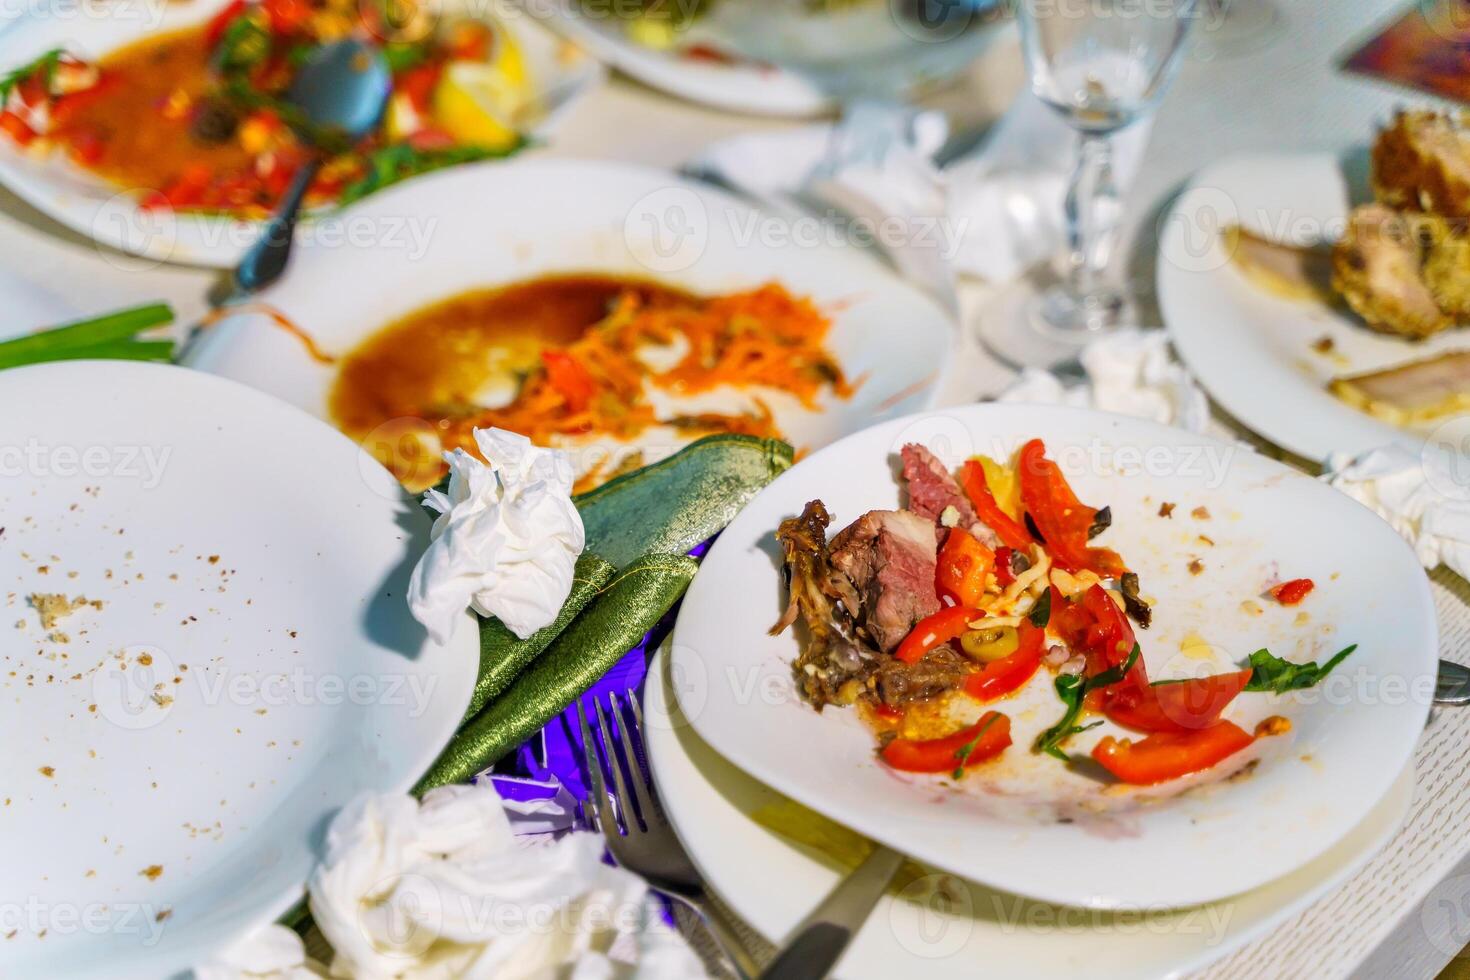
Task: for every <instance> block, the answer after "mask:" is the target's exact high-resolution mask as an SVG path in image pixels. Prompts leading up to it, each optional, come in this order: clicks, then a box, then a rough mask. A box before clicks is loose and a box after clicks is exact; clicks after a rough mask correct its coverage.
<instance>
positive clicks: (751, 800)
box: [644, 650, 1414, 980]
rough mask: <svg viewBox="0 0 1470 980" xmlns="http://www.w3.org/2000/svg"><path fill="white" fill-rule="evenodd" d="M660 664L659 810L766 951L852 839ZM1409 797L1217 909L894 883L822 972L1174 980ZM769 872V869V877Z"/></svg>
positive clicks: (1274, 907) (1348, 857)
mask: <svg viewBox="0 0 1470 980" xmlns="http://www.w3.org/2000/svg"><path fill="white" fill-rule="evenodd" d="M667 653H668V651H667V650H664V651H662V652H660V654H659V656H658V657H657V658H656V659H655V660H654V661H653V662H652V664H651V665H650V668H649V679H648V685H647V687H646V693H645V696H644V698H645V699H644V718H645V721H646V727H645V738H646V740H647V743H648V755H649V760H650V763H651V765H652V767H653V771H654V775H655V778H656V779H657V781H658V786H659V795H660V797H661V800H662V802H663V806H664V808H665V810H667V811H668V814H669V818H670V820H672V821H673V824H674V827H675V829H676V830H677V831H678V833H679V839H680V840H681V841H682V842H683V844H684V846H685V847H686V848H687V849H688V851H689V853H690V855H691V856H692V857H693V858H694V862H695V864H696V865H698V867H699V870H700V873H701V874H702V875H703V876H704V879H705V881H706V882H708V883H709V884H710V886H711V887H712V888H713V889H714V890H715V891H716V892H717V893H718V894H719V896H720V897H721V898H722V899H724V900H725V901H726V902H727V903H728V904H729V905H730V907H731V908H733V909H734V910H735V911H736V912H738V913H739V914H740V915H741V916H742V917H743V918H744V919H745V920H746V921H747V922H748V923H750V925H751V926H752V927H753V928H755V929H756V930H757V931H758V932H760V933H761V934H762V935H763V936H765V937H766V938H767V939H768V940H770V941H772V942H779V941H780V940H782V939H783V938H785V937H786V936H788V935H789V934H790V933H791V931H792V930H793V929H795V928H796V926H797V925H798V924H799V923H800V922H801V921H802V920H803V919H804V918H805V917H806V915H808V914H809V913H810V912H811V910H812V909H814V908H815V907H816V906H817V904H818V903H819V902H820V901H821V900H822V899H823V898H824V897H825V896H826V895H827V894H828V893H829V892H831V890H832V889H833V888H834V887H836V885H837V883H838V881H839V880H840V878H841V877H842V876H843V875H845V874H847V873H848V872H850V871H851V870H852V868H853V867H855V863H854V862H855V861H856V859H857V854H858V853H859V852H858V851H857V850H856V849H855V847H854V846H853V845H854V837H855V835H853V834H852V832H851V831H847V830H844V829H843V828H841V827H839V826H837V825H835V824H832V823H830V822H828V821H827V820H826V819H825V818H823V817H819V816H817V815H815V814H813V813H811V811H809V810H806V809H805V808H804V807H800V806H799V805H798V804H795V803H792V802H791V801H790V800H788V799H786V798H785V797H783V796H781V795H780V794H779V793H777V792H775V791H774V790H772V789H770V788H769V787H767V786H763V785H761V784H760V783H758V782H756V781H755V780H754V779H752V778H750V777H749V776H747V775H745V774H744V773H742V772H741V771H740V770H739V769H738V768H736V767H735V766H734V765H732V764H731V763H729V762H728V761H726V760H725V759H722V758H721V757H720V756H719V754H718V753H717V752H715V750H714V749H712V748H710V747H709V746H708V745H707V744H705V743H704V742H703V741H701V740H700V738H699V736H698V735H696V734H695V733H694V732H693V731H692V730H691V729H690V728H689V725H688V722H687V721H685V719H684V717H683V715H682V714H681V713H680V712H679V707H678V704H677V703H676V702H675V697H676V694H675V691H676V687H675V684H674V681H673V678H672V676H671V675H670V674H669V672H668V670H667V666H668V662H669V658H668V655H667ZM1413 793H1414V774H1413V772H1412V771H1411V770H1405V772H1404V773H1403V775H1401V776H1400V777H1399V779H1398V781H1397V782H1395V783H1394V784H1393V787H1392V789H1390V790H1389V792H1388V795H1387V796H1385V797H1384V798H1383V801H1382V802H1381V803H1379V804H1378V805H1377V806H1376V807H1374V808H1373V810H1372V811H1371V812H1370V813H1369V814H1368V815H1367V816H1366V817H1364V818H1363V821H1362V822H1361V823H1359V824H1358V825H1357V826H1356V827H1354V828H1353V829H1352V831H1350V832H1349V833H1348V834H1347V836H1345V837H1344V838H1343V839H1342V840H1341V841H1340V842H1338V843H1337V844H1336V845H1334V846H1333V847H1332V848H1331V849H1330V850H1328V851H1327V852H1325V853H1323V854H1322V855H1320V856H1319V857H1317V858H1316V859H1314V860H1313V861H1312V862H1311V863H1309V864H1307V865H1306V866H1304V867H1302V868H1300V869H1298V870H1297V871H1295V872H1293V873H1292V874H1290V875H1288V876H1286V877H1284V878H1281V879H1278V880H1277V881H1274V882H1272V883H1271V884H1269V885H1266V886H1264V887H1262V888H1258V889H1256V890H1255V891H1252V892H1249V893H1247V894H1245V895H1241V896H1239V897H1237V898H1235V899H1233V900H1231V901H1229V902H1226V903H1219V904H1215V905H1207V906H1202V907H1196V908H1191V909H1185V910H1182V911H1165V910H1149V911H1148V912H1147V914H1146V915H1145V914H1139V915H1137V916H1133V917H1119V916H1115V915H1114V914H1113V913H1106V912H1089V911H1086V910H1082V909H1069V908H1061V907H1058V906H1054V905H1045V904H1041V903H1037V902H1032V901H1029V900H1027V899H1023V898H1018V897H1017V896H1015V895H1010V894H1007V893H1005V892H998V891H993V890H991V889H987V888H985V887H983V886H980V885H972V884H965V883H960V884H959V887H957V888H952V887H951V888H946V889H945V891H946V893H947V894H948V895H949V896H951V899H950V901H948V902H946V901H945V900H944V899H943V898H940V897H938V896H937V895H936V894H935V893H934V890H933V888H932V886H934V885H936V884H938V883H939V881H940V880H941V879H938V878H932V877H931V878H929V879H927V880H919V881H917V882H916V881H915V880H914V879H913V877H912V876H911V875H910V876H906V878H905V879H904V880H903V884H902V885H901V886H900V887H897V888H896V889H893V890H890V891H889V893H888V894H887V895H885V896H884V897H883V898H882V899H880V900H879V902H878V905H877V907H876V908H874V910H873V912H872V914H871V915H869V916H868V920H867V924H866V925H865V926H864V927H863V929H862V931H861V932H859V933H858V935H857V937H856V938H855V939H854V940H853V944H852V946H851V947H850V948H849V949H848V951H847V953H846V955H845V956H844V958H843V959H842V961H841V962H840V963H839V964H838V966H837V969H836V971H835V973H836V975H837V976H839V977H842V978H844V980H868V978H872V980H879V978H883V980H886V978H891V977H898V976H914V975H922V976H923V977H924V978H925V980H972V978H973V977H975V976H976V975H977V972H978V971H979V970H980V968H981V964H983V967H984V970H985V972H986V974H988V975H990V976H999V977H1007V978H1011V980H1025V978H1033V977H1034V978H1037V980H1042V978H1051V977H1058V976H1077V975H1081V974H1083V973H1084V972H1085V974H1086V975H1087V976H1089V977H1095V978H1097V980H1111V978H1117V980H1135V978H1138V977H1173V976H1179V975H1181V974H1184V973H1187V972H1191V971H1194V970H1198V969H1201V968H1202V967H1204V966H1205V964H1207V963H1209V962H1211V961H1213V960H1216V959H1219V958H1220V957H1223V956H1226V955H1228V954H1229V953H1230V952H1232V951H1234V950H1235V949H1238V948H1239V947H1241V946H1243V945H1245V944H1246V943H1247V942H1251V941H1254V940H1256V939H1258V938H1260V937H1261V936H1262V935H1264V934H1266V933H1267V932H1268V931H1269V930H1271V929H1273V928H1276V927H1277V926H1278V925H1280V924H1281V923H1284V922H1285V921H1287V919H1289V918H1290V917H1291V916H1293V915H1295V914H1296V913H1298V912H1300V911H1301V910H1302V909H1304V908H1306V907H1307V906H1308V905H1309V904H1311V903H1312V902H1313V901H1315V900H1316V899H1317V898H1319V897H1320V896H1322V895H1324V894H1326V893H1327V892H1328V891H1329V890H1330V889H1332V888H1334V887H1335V886H1337V885H1338V884H1339V883H1340V882H1343V881H1345V880H1347V878H1348V877H1349V876H1351V875H1352V874H1354V873H1355V872H1356V871H1357V870H1358V869H1359V868H1361V867H1362V866H1363V865H1364V864H1366V863H1367V861H1368V859H1369V858H1371V857H1372V856H1373V855H1374V854H1375V853H1377V852H1378V851H1379V850H1380V849H1381V848H1382V847H1383V845H1384V844H1385V843H1387V842H1388V840H1389V839H1390V838H1392V836H1393V835H1394V833H1395V832H1396V831H1397V829H1398V828H1399V827H1400V826H1401V825H1402V823H1403V821H1404V817H1405V815H1406V814H1407V813H1408V809H1409V803H1410V801H1411V800H1412V798H1413ZM772 869H779V871H778V872H776V874H777V877H776V878H774V879H773V877H772V875H773V870H772ZM946 877H947V876H946ZM948 880H949V881H951V882H954V881H956V879H952V878H949V879H948Z"/></svg>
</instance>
